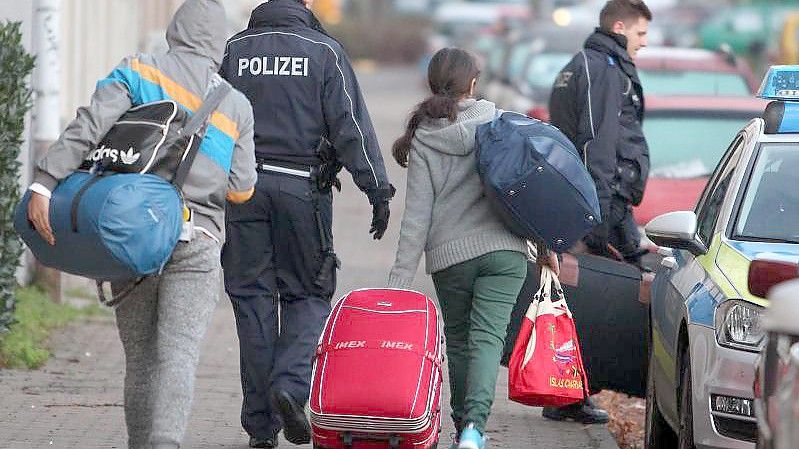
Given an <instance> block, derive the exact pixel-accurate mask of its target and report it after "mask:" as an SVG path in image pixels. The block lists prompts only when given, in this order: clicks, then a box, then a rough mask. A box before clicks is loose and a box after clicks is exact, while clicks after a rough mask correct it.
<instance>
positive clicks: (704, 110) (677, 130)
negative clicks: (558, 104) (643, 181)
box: [633, 96, 767, 226]
mask: <svg viewBox="0 0 799 449" xmlns="http://www.w3.org/2000/svg"><path fill="white" fill-rule="evenodd" d="M766 104H767V102H766V101H764V100H760V99H757V98H753V97H693V96H671V97H657V96H647V97H646V119H645V120H644V123H643V126H644V135H645V136H646V140H647V143H648V144H649V156H650V164H651V169H650V173H649V181H648V183H647V187H646V191H645V192H644V199H643V202H642V203H641V205H640V206H638V207H636V208H635V209H634V211H633V212H634V215H635V219H636V221H637V222H638V223H639V224H640V225H642V226H643V225H645V224H646V223H648V222H649V221H650V220H652V219H653V218H655V217H656V216H658V215H662V214H664V213H666V212H674V211H678V210H691V209H693V208H694V206H696V202H697V200H698V199H699V195H700V194H701V193H702V190H703V189H704V188H705V185H706V184H707V179H708V177H709V176H710V174H711V173H712V172H713V169H714V168H715V167H716V165H717V164H718V162H719V160H720V159H721V156H722V155H723V154H724V150H725V149H726V148H727V145H728V144H729V136H731V135H734V134H735V133H736V132H737V131H738V130H739V129H741V127H743V126H744V125H745V124H746V123H747V122H749V121H750V120H751V119H753V118H755V117H758V116H760V115H761V114H762V113H763V109H764V108H765V107H766Z"/></svg>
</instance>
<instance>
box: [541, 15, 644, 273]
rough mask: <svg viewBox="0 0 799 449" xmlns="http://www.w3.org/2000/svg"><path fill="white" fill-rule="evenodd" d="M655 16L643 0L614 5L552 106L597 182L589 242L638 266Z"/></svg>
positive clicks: (558, 86)
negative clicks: (597, 210) (642, 57)
mask: <svg viewBox="0 0 799 449" xmlns="http://www.w3.org/2000/svg"><path fill="white" fill-rule="evenodd" d="M651 20H652V13H651V12H650V11H649V9H648V8H647V6H646V5H645V4H644V2H643V1H641V0H611V1H609V2H607V4H606V5H605V7H604V8H603V9H602V12H601V14H600V27H599V28H597V29H596V31H595V32H594V33H593V34H592V35H591V36H589V37H588V39H587V40H586V42H585V46H584V49H583V50H582V51H581V52H580V53H578V54H577V55H576V56H575V57H574V58H573V59H572V61H571V62H570V63H569V64H568V65H567V66H566V67H565V68H564V69H563V70H562V71H561V72H560V74H559V75H558V77H557V79H556V80H555V84H554V86H553V90H552V96H551V98H550V103H549V108H550V114H551V119H552V124H553V125H555V126H557V127H558V128H560V130H561V131H563V132H564V133H565V134H566V136H568V137H569V139H570V140H571V141H572V142H573V143H574V145H575V146H576V147H577V149H578V150H579V151H580V152H581V154H582V156H583V158H584V160H585V163H586V165H587V167H588V170H589V171H590V172H591V176H592V177H593V178H594V182H595V183H596V188H597V194H598V195H599V202H600V206H601V209H602V225H600V226H598V227H597V228H596V229H594V231H593V232H592V233H591V235H589V236H588V237H587V238H586V244H587V245H588V247H589V249H590V250H591V251H592V252H594V253H595V254H600V255H605V256H609V257H610V256H614V255H615V254H614V253H615V252H614V249H616V250H618V252H620V253H621V255H622V256H623V257H624V258H625V259H626V260H627V261H628V262H632V263H640V260H639V259H640V257H641V251H640V248H639V244H640V234H639V232H638V228H637V226H636V224H635V221H634V219H633V216H632V206H636V205H638V204H640V202H641V199H642V197H643V194H644V187H645V186H646V181H647V177H648V175H649V148H648V147H647V144H646V140H645V139H644V134H643V131H642V129H641V122H642V120H643V118H644V95H643V89H642V87H641V82H640V80H639V79H638V72H637V70H636V68H635V63H634V62H633V60H634V59H635V57H636V55H637V54H638V50H639V49H641V48H642V47H645V46H646V33H647V28H648V24H649V22H650V21H651ZM609 245H610V246H609Z"/></svg>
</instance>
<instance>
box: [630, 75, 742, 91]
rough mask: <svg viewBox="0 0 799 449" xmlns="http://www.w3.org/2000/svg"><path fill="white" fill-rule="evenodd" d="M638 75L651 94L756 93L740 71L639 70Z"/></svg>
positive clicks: (645, 88)
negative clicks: (738, 72)
mask: <svg viewBox="0 0 799 449" xmlns="http://www.w3.org/2000/svg"><path fill="white" fill-rule="evenodd" d="M638 76H639V77H640V78H641V84H642V85H643V86H644V91H645V92H646V94H647V95H659V96H666V95H706V96H730V97H738V96H744V97H748V96H751V95H752V92H751V91H750V90H749V85H748V84H747V83H746V79H745V78H744V77H743V76H741V75H739V74H737V73H721V72H691V71H676V70H673V71H672V70H669V71H660V70H639V71H638Z"/></svg>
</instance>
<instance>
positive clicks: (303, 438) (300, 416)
mask: <svg viewBox="0 0 799 449" xmlns="http://www.w3.org/2000/svg"><path fill="white" fill-rule="evenodd" d="M272 406H273V407H274V408H275V410H277V412H278V413H280V418H281V420H282V421H283V436H284V437H285V438H286V440H287V441H288V442H289V443H292V444H296V445H302V444H308V443H310V442H311V425H310V424H308V418H307V417H306V416H305V409H304V408H303V407H302V405H300V404H298V403H297V401H295V400H294V398H293V397H291V395H290V394H288V393H287V392H285V391H283V390H276V391H274V392H272Z"/></svg>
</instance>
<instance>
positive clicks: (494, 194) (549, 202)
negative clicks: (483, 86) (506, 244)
mask: <svg viewBox="0 0 799 449" xmlns="http://www.w3.org/2000/svg"><path fill="white" fill-rule="evenodd" d="M476 139H477V171H478V173H479V175H480V179H481V180H482V182H483V186H484V187H485V192H486V196H487V198H488V199H489V201H490V202H491V203H492V204H493V205H494V208H495V209H496V210H497V212H498V213H499V215H500V216H501V217H502V219H503V221H504V222H505V225H506V226H507V227H508V229H509V230H510V231H511V232H513V233H514V234H517V235H519V236H521V237H524V238H526V239H528V240H534V241H539V242H543V243H544V244H546V246H547V247H549V248H550V249H552V250H553V251H556V252H558V253H562V252H565V251H566V250H568V249H569V248H571V247H572V246H573V245H574V244H575V243H576V242H577V241H579V240H580V239H582V238H583V237H585V236H586V235H587V234H588V232H590V231H591V229H592V228H593V227H595V226H596V225H598V224H599V223H600V222H601V216H600V210H599V199H598V198H597V193H596V187H595V185H594V181H593V179H592V178H591V175H590V174H589V173H588V170H587V169H586V168H585V166H584V165H583V163H582V161H581V160H580V156H579V154H578V152H577V149H575V147H574V145H573V144H572V143H571V141H569V139H568V138H567V137H566V136H565V135H564V134H563V133H561V132H560V130H558V129H557V128H555V127H554V126H552V125H549V124H547V123H544V122H542V121H539V120H535V119H531V118H529V117H527V116H524V115H522V114H517V113H514V112H505V111H500V110H498V111H497V114H496V115H495V117H494V120H492V121H491V122H489V123H485V124H483V125H480V126H478V127H477V135H476Z"/></svg>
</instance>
